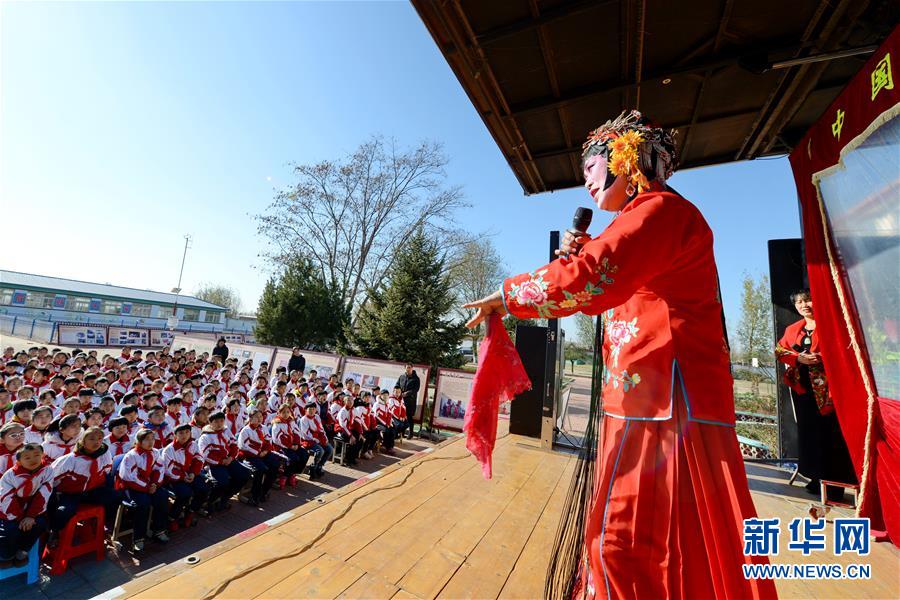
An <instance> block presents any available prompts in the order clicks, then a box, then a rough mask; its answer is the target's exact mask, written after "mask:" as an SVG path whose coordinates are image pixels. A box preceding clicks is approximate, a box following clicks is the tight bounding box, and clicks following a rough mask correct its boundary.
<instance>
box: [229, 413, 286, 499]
mask: <svg viewBox="0 0 900 600" xmlns="http://www.w3.org/2000/svg"><path fill="white" fill-rule="evenodd" d="M263 418H264V414H263V413H262V411H260V410H259V409H257V408H251V409H250V415H249V418H248V420H247V424H246V425H245V426H244V427H243V428H242V429H241V432H240V434H239V435H238V442H237V443H238V457H239V458H240V459H241V460H243V461H245V462H246V463H247V464H249V465H250V467H251V468H252V469H253V487H252V488H251V490H250V501H249V502H248V504H250V505H252V506H257V505H259V503H260V502H265V501H266V500H268V499H269V490H271V489H272V485H273V484H274V483H275V478H276V477H278V473H279V471H280V470H281V468H282V459H281V457H280V456H279V455H278V454H276V453H275V452H272V443H271V442H270V441H269V435H268V433H267V432H266V428H265V427H264V426H263Z"/></svg>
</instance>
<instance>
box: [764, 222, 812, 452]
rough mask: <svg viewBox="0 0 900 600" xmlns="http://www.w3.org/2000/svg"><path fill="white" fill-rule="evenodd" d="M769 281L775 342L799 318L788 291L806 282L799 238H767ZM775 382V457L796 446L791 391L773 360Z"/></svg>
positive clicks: (795, 421)
mask: <svg viewBox="0 0 900 600" xmlns="http://www.w3.org/2000/svg"><path fill="white" fill-rule="evenodd" d="M769 281H770V283H771V291H772V324H773V326H774V329H775V332H774V335H775V342H776V343H777V342H778V340H780V339H781V336H782V335H784V329H785V328H786V327H787V326H788V325H790V324H791V323H794V322H795V321H797V320H799V319H800V315H799V314H797V311H796V310H795V309H794V303H793V302H791V294H793V293H794V292H796V291H798V290H801V289H804V288H806V287H807V286H808V278H807V274H806V262H805V260H804V256H803V243H802V240H800V239H787V240H769ZM775 377H776V379H777V384H778V445H779V447H780V450H781V456H779V458H795V457H796V456H797V453H798V446H797V419H796V418H795V416H794V407H793V404H792V403H791V392H790V390H789V389H788V387H787V386H786V385H784V383H782V378H783V377H784V365H783V364H782V363H780V362H778V361H776V362H775Z"/></svg>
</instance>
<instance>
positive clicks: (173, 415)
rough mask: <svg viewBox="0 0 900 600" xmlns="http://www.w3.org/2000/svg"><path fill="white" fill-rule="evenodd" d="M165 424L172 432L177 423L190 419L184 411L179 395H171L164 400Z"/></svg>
mask: <svg viewBox="0 0 900 600" xmlns="http://www.w3.org/2000/svg"><path fill="white" fill-rule="evenodd" d="M165 420H166V425H168V426H169V428H170V429H171V430H172V431H173V432H174V431H175V428H176V427H178V426H179V425H182V424H186V423H188V422H189V421H190V417H188V415H187V413H186V412H184V403H183V399H182V397H181V396H172V397H171V398H169V399H167V400H166V417H165Z"/></svg>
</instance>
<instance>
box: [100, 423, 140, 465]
mask: <svg viewBox="0 0 900 600" xmlns="http://www.w3.org/2000/svg"><path fill="white" fill-rule="evenodd" d="M107 429H109V434H108V435H107V436H106V444H107V445H108V446H109V451H110V452H111V453H112V457H113V458H114V459H115V458H116V457H117V456H122V455H124V454H127V453H128V451H129V450H131V449H132V448H133V447H134V438H133V437H132V436H130V435H128V419H126V418H125V417H115V418H113V419H110V420H109V424H108V425H107ZM135 433H137V432H135Z"/></svg>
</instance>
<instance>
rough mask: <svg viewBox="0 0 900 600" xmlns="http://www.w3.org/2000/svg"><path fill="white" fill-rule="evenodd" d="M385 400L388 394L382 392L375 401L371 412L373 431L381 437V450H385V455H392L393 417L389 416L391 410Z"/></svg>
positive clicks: (385, 391) (384, 391)
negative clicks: (372, 415) (373, 419)
mask: <svg viewBox="0 0 900 600" xmlns="http://www.w3.org/2000/svg"><path fill="white" fill-rule="evenodd" d="M387 400H388V392H387V390H382V391H381V393H380V394H378V398H377V399H376V400H375V406H374V407H373V410H372V412H373V414H374V416H375V430H376V431H378V433H379V435H380V436H381V445H382V448H384V449H385V451H386V452H387V454H393V453H394V435H395V430H394V424H393V416H392V415H391V409H390V407H388V403H387Z"/></svg>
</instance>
